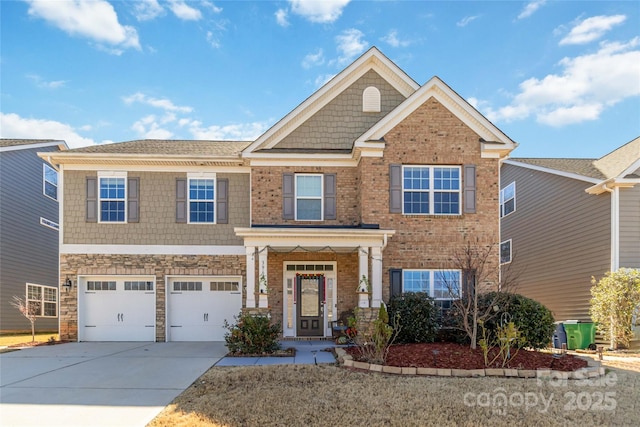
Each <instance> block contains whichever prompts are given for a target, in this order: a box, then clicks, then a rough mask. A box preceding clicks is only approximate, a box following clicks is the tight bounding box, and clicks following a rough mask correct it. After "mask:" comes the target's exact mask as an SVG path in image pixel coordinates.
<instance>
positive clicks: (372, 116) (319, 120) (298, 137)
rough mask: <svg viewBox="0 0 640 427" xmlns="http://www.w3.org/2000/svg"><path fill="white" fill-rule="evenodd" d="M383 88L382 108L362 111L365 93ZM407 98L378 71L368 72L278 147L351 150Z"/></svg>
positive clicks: (381, 94)
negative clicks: (372, 111)
mask: <svg viewBox="0 0 640 427" xmlns="http://www.w3.org/2000/svg"><path fill="white" fill-rule="evenodd" d="M369 86H375V87H376V88H378V90H380V101H381V111H380V112H379V113H364V112H363V111H362V92H363V91H364V89H366V88H367V87H369ZM404 100H405V98H404V96H402V94H400V93H399V92H398V91H397V90H396V89H394V88H393V87H392V86H391V85H390V84H389V83H388V82H387V81H385V80H384V79H383V78H382V77H380V75H379V74H378V73H376V72H375V71H369V72H367V73H366V74H365V75H364V76H362V77H361V78H360V79H358V80H357V81H356V82H354V83H353V84H352V85H351V86H350V87H349V88H347V89H346V90H345V91H344V92H342V93H341V94H340V95H338V96H337V97H336V98H335V99H333V100H331V102H329V103H328V104H327V105H326V106H325V107H324V108H322V110H320V111H318V112H317V113H316V114H314V115H313V116H312V117H310V118H309V119H308V120H307V121H306V122H305V123H303V124H302V125H300V126H299V127H298V128H296V129H295V130H294V131H293V132H291V134H290V135H288V136H287V137H286V138H284V139H283V140H282V141H281V142H280V143H278V144H277V145H276V147H275V148H288V149H295V148H312V147H313V148H314V149H351V147H352V146H353V141H355V139H356V138H357V137H359V136H360V135H362V134H363V133H364V132H365V131H366V130H367V129H369V128H370V127H371V126H373V125H374V124H375V123H376V122H377V121H378V120H380V119H381V118H382V117H384V116H385V115H387V114H388V113H389V112H390V111H391V110H393V109H394V108H395V107H397V106H398V105H400V103H401V102H403V101H404Z"/></svg>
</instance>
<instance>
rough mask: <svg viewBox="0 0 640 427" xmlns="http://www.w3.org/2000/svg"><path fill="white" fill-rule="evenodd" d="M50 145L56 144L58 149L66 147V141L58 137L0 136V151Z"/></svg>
mask: <svg viewBox="0 0 640 427" xmlns="http://www.w3.org/2000/svg"><path fill="white" fill-rule="evenodd" d="M51 146H57V147H58V148H59V149H60V150H66V149H67V143H66V142H64V141H62V140H59V139H12V138H0V151H14V150H25V149H32V148H41V147H51Z"/></svg>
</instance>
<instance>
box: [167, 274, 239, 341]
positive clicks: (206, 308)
mask: <svg viewBox="0 0 640 427" xmlns="http://www.w3.org/2000/svg"><path fill="white" fill-rule="evenodd" d="M167 289H168V299H167V305H168V308H167V312H168V320H167V325H168V340H169V341H223V340H224V334H225V332H226V329H224V327H223V325H224V321H225V320H227V322H229V323H233V322H234V319H233V317H234V316H237V315H238V313H240V309H241V308H242V292H241V289H242V288H241V279H240V277H193V276H189V277H172V278H169V280H168V285H167Z"/></svg>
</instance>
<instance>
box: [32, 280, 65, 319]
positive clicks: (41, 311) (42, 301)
mask: <svg viewBox="0 0 640 427" xmlns="http://www.w3.org/2000/svg"><path fill="white" fill-rule="evenodd" d="M30 287H33V288H35V289H38V290H39V298H38V299H35V298H30V294H29V288H30ZM47 290H48V291H50V292H53V295H54V297H55V298H54V299H55V300H53V301H52V300H50V299H47V292H46V291H47ZM24 297H25V303H26V304H29V303H30V302H34V303H37V304H38V314H36V317H46V318H56V317H58V307H59V300H60V296H59V293H58V288H56V287H55V286H46V285H38V284H36V283H26V284H25V293H24ZM47 304H53V305H54V307H55V309H54V311H55V315H46V312H47V310H46V306H47Z"/></svg>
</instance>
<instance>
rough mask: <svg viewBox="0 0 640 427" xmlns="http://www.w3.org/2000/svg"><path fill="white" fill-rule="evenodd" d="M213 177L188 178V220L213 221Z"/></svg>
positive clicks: (195, 221)
mask: <svg viewBox="0 0 640 427" xmlns="http://www.w3.org/2000/svg"><path fill="white" fill-rule="evenodd" d="M214 189H215V178H213V177H199V178H189V222H193V223H210V224H213V223H214V222H215V191H214Z"/></svg>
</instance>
